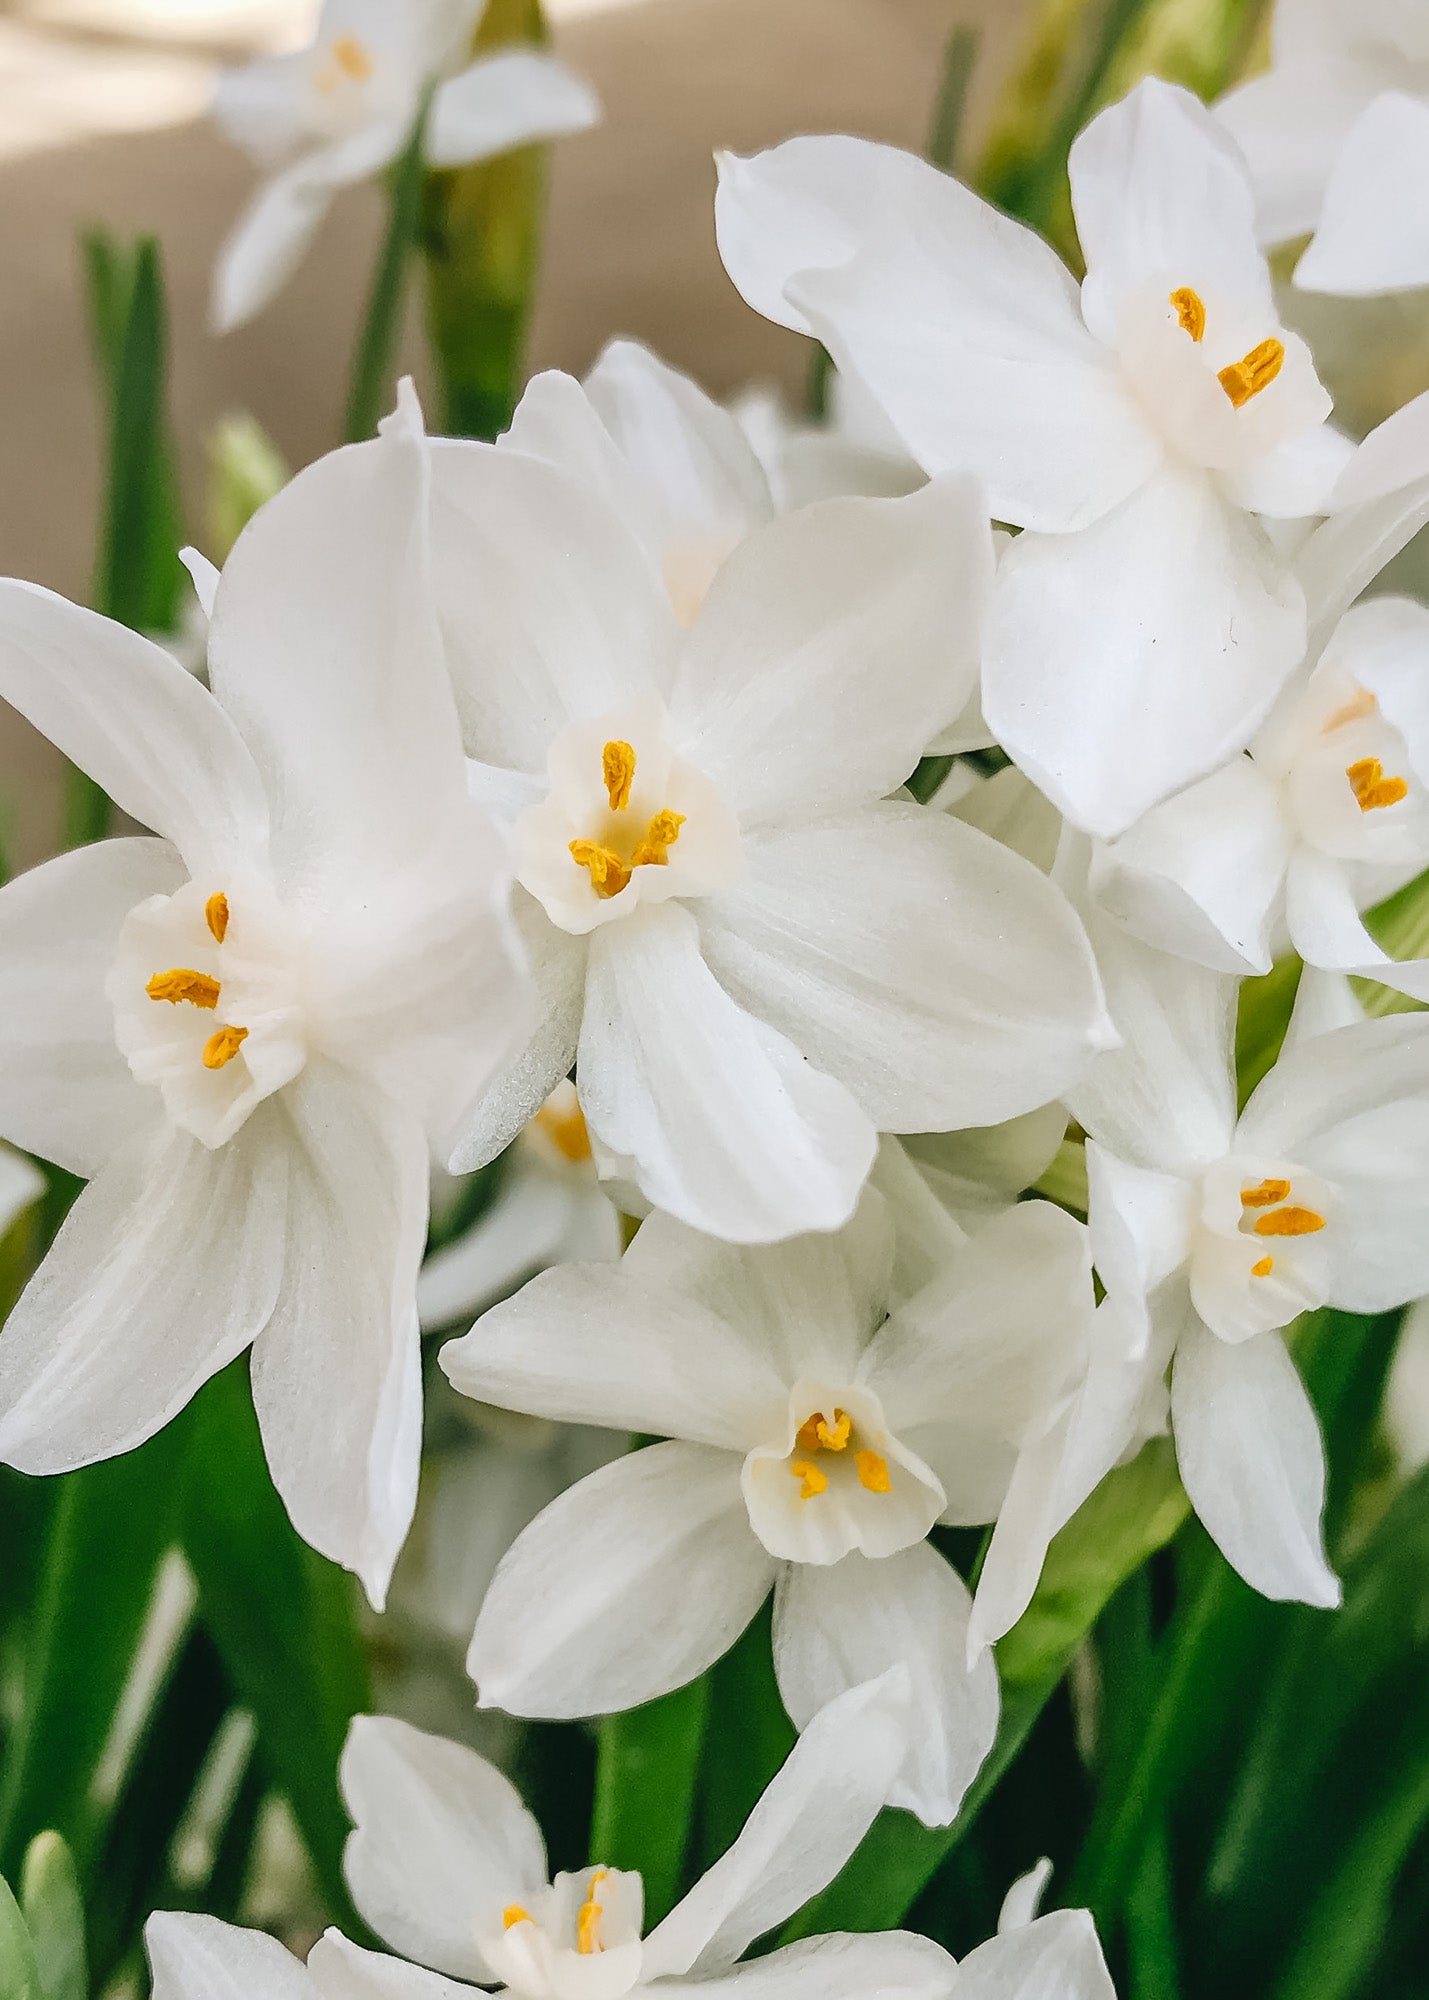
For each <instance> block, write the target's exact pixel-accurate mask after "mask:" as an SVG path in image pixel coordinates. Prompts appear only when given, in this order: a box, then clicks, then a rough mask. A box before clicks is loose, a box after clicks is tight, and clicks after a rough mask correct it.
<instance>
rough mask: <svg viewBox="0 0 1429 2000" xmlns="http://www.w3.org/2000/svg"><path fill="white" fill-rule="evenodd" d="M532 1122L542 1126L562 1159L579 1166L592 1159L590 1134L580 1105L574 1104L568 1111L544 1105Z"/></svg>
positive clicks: (552, 1105) (548, 1104)
mask: <svg viewBox="0 0 1429 2000" xmlns="http://www.w3.org/2000/svg"><path fill="white" fill-rule="evenodd" d="M532 1122H533V1123H534V1124H536V1125H539V1126H540V1128H541V1130H542V1131H543V1132H544V1133H545V1135H546V1137H547V1138H548V1139H549V1140H550V1142H551V1144H552V1145H553V1146H554V1147H555V1149H556V1151H557V1152H558V1153H559V1154H560V1155H561V1158H562V1159H564V1160H569V1161H570V1162H571V1163H572V1165H579V1164H580V1163H581V1162H582V1161H583V1160H588V1159H589V1158H590V1156H591V1153H590V1133H589V1132H588V1131H587V1130H586V1122H585V1113H584V1112H583V1111H582V1110H581V1108H580V1105H579V1104H572V1105H571V1107H570V1109H569V1110H568V1111H562V1110H558V1109H557V1108H556V1106H555V1105H554V1104H550V1103H547V1104H543V1105H542V1106H541V1108H540V1110H539V1111H538V1112H537V1113H536V1116H535V1118H534V1120H533V1121H532Z"/></svg>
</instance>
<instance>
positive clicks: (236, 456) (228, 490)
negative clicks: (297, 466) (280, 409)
mask: <svg viewBox="0 0 1429 2000" xmlns="http://www.w3.org/2000/svg"><path fill="white" fill-rule="evenodd" d="M287 483H288V467H287V464H286V462H285V461H284V458H283V455H282V453H281V452H280V451H279V450H278V447H277V446H276V445H275V444H274V442H273V440H272V439H271V438H270V437H269V435H268V433H267V432H266V431H265V430H264V428H263V426H262V425H261V424H260V423H259V422H258V419H257V418H256V417H250V416H247V415H241V416H231V417H224V418H223V419H222V420H221V421H220V422H219V423H217V424H215V426H214V428H213V430H212V432H211V433H210V435H209V440H208V534H209V542H208V548H207V549H206V551H205V553H206V554H207V555H208V556H210V557H211V558H212V559H213V561H214V562H216V563H218V564H219V565H220V567H221V566H222V565H223V564H224V563H225V562H226V561H227V560H228V552H229V550H230V549H231V548H232V547H233V544H234V543H235V542H236V541H237V540H238V537H239V536H240V535H241V534H242V533H243V530H244V529H245V528H246V527H247V526H248V523H249V522H250V521H251V520H252V519H253V516H254V515H255V514H256V513H257V512H258V509H259V508H260V507H261V506H263V505H264V504H265V502H267V501H269V500H271V499H272V497H273V495H274V494H275V493H277V492H278V491H279V490H280V489H281V488H282V487H284V486H286V485H287Z"/></svg>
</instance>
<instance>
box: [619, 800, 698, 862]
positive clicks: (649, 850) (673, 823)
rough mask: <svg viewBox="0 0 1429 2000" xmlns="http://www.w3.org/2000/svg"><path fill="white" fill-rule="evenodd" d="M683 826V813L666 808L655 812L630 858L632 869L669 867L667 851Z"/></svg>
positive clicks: (677, 837)
mask: <svg viewBox="0 0 1429 2000" xmlns="http://www.w3.org/2000/svg"><path fill="white" fill-rule="evenodd" d="M684 824H685V815H684V814H683V813H677V812H671V811H670V809H669V807H668V806H667V807H666V808H665V809H664V811H663V812H657V813H656V815H655V817H654V818H653V819H652V820H651V822H650V824H649V826H647V827H646V829H645V838H644V839H643V840H642V841H641V843H640V845H639V846H638V847H637V848H636V850H635V852H634V853H633V854H632V855H631V857H630V865H631V867H632V868H666V867H668V866H669V862H670V856H669V853H668V849H670V848H672V847H673V846H674V844H675V842H676V841H677V840H678V839H679V837H680V828H681V827H682V826H683V825H684Z"/></svg>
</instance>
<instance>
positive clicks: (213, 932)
mask: <svg viewBox="0 0 1429 2000" xmlns="http://www.w3.org/2000/svg"><path fill="white" fill-rule="evenodd" d="M203 920H204V922H205V923H206V924H207V925H208V929H209V935H210V937H211V938H212V939H213V941H214V943H215V944H222V943H223V940H224V939H225V938H226V937H227V936H228V898H227V896H225V895H224V893H223V891H222V890H220V891H219V893H218V894H217V895H216V896H210V897H209V899H208V901H207V902H206V903H205V904H204V906H203Z"/></svg>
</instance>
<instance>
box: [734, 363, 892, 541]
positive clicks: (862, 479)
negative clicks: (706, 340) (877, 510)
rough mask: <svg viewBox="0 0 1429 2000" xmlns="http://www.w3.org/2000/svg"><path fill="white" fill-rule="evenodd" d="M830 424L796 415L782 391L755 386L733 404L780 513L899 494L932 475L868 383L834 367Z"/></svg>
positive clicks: (827, 420) (829, 399)
mask: <svg viewBox="0 0 1429 2000" xmlns="http://www.w3.org/2000/svg"><path fill="white" fill-rule="evenodd" d="M826 403H827V413H826V415H825V417H824V419H823V421H822V422H816V421H814V420H812V419H810V418H806V417H798V416H795V415H794V414H792V412H791V411H790V409H789V406H788V404H787V403H786V402H785V400H784V397H783V395H782V393H781V392H780V391H779V390H778V389H776V388H772V387H760V386H757V385H756V386H754V387H752V388H749V389H747V390H745V391H744V392H743V393H742V394H741V395H739V396H737V397H735V399H734V401H733V402H732V404H731V405H730V408H731V410H732V412H733V414H734V415H735V417H736V418H737V419H738V420H739V427H740V429H741V430H742V431H743V432H744V434H745V436H746V437H747V438H748V439H749V442H750V444H751V445H752V446H753V447H754V450H755V453H756V455H757V456H758V459H759V462H760V464H761V465H762V466H763V467H764V473H765V477H766V478H767V479H768V481H769V490H770V492H771V493H772V494H773V495H774V504H775V506H776V507H777V508H778V509H779V511H780V513H781V514H782V513H788V512H790V511H791V510H792V509H793V508H795V507H807V506H808V504H809V502H810V501H811V500H831V499H833V498H834V497H835V495H837V494H840V493H863V494H866V495H868V497H869V498H870V499H887V500H894V499H896V498H897V497H898V495H899V494H900V493H912V492H913V491H914V490H915V489H916V488H917V487H919V486H921V485H922V484H923V481H924V479H925V478H926V477H927V475H926V473H925V472H924V471H923V468H922V466H921V465H919V464H917V463H916V462H915V461H914V460H913V459H912V458H910V457H909V455H908V448H907V446H906V445H905V444H904V442H903V440H902V438H900V437H899V435H898V433H897V431H895V430H894V428H893V426H892V424H890V423H889V421H888V419H887V417H885V416H884V414H883V412H882V410H881V409H880V408H879V407H878V405H877V403H876V402H875V401H874V400H873V398H872V396H871V395H870V394H869V393H868V391H867V389H865V388H864V386H863V384H862V383H861V382H856V381H854V380H853V379H852V378H851V377H850V376H847V375H840V373H839V371H838V370H837V368H831V369H830V370H829V382H828V392H827V397H826Z"/></svg>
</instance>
